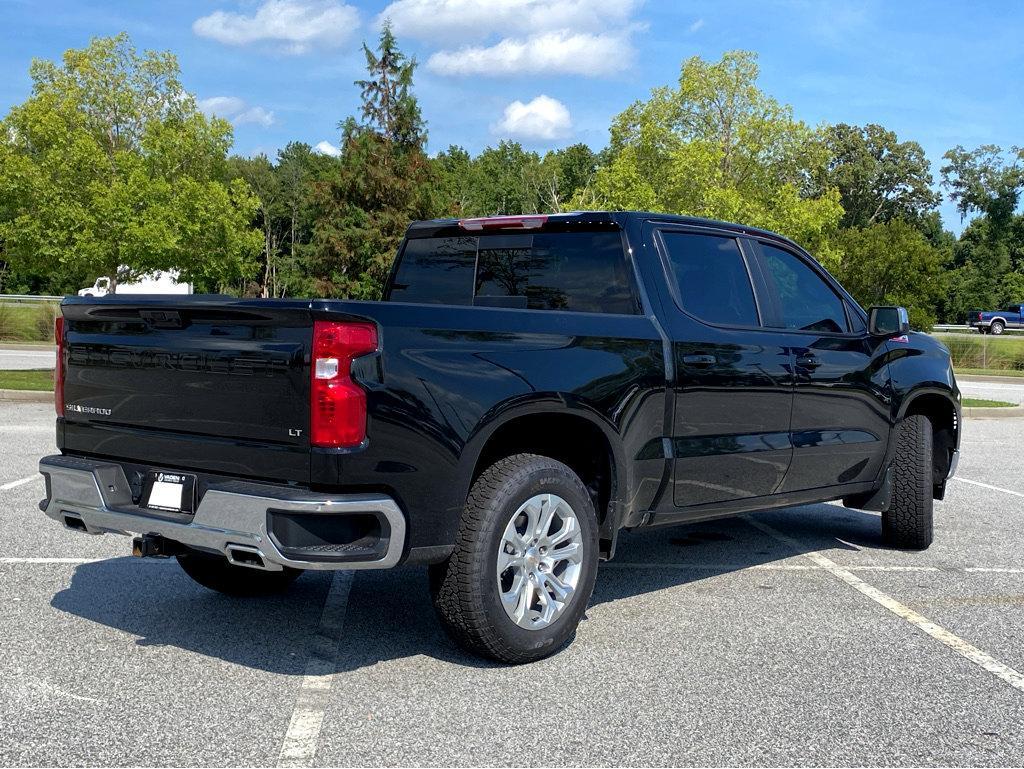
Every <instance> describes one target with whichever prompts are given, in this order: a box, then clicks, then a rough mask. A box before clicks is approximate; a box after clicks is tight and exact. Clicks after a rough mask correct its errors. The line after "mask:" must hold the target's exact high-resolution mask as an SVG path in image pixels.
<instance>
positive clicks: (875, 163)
mask: <svg viewBox="0 0 1024 769" xmlns="http://www.w3.org/2000/svg"><path fill="white" fill-rule="evenodd" d="M824 135H825V144H826V146H827V148H828V151H829V161H828V164H827V166H826V169H825V178H824V182H825V184H826V185H827V186H830V187H835V188H836V189H838V190H839V194H840V200H841V202H842V205H843V212H844V213H843V220H842V226H843V227H870V226H871V225H872V224H875V223H876V222H888V221H891V220H893V219H896V218H900V219H903V220H905V221H907V222H912V223H913V222H917V221H919V220H921V219H922V218H923V217H924V216H925V215H927V214H928V212H930V211H932V210H933V209H934V208H935V207H936V206H937V205H938V204H939V203H940V202H941V195H939V194H938V193H937V192H935V191H934V190H932V174H931V164H930V163H929V162H928V158H927V157H926V156H925V154H924V149H922V147H921V145H920V144H918V143H917V142H914V141H905V142H901V141H899V140H898V139H897V137H896V134H895V133H893V132H892V131H889V130H886V129H885V128H883V127H882V126H880V125H876V124H874V123H871V124H869V125H866V126H864V127H860V126H851V125H846V124H845V123H840V124H839V125H834V126H829V127H828V128H827V129H825V132H824Z"/></svg>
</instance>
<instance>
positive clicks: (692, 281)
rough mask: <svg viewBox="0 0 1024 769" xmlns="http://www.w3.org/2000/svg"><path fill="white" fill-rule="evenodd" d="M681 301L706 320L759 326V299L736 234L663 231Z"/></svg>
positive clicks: (731, 324) (693, 314)
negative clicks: (723, 235) (756, 299)
mask: <svg viewBox="0 0 1024 769" xmlns="http://www.w3.org/2000/svg"><path fill="white" fill-rule="evenodd" d="M661 237H662V240H663V241H664V243H665V248H666V252H667V256H668V262H669V266H670V268H671V271H672V278H673V279H674V280H675V284H676V288H677V291H678V297H679V302H680V304H681V305H682V309H683V310H684V311H686V312H687V313H688V314H690V315H692V316H694V317H695V318H698V319H699V320H702V321H705V322H707V323H715V324H720V325H726V326H757V325H758V314H757V303H756V302H755V300H754V289H753V287H752V286H751V283H750V275H749V274H748V272H747V266H746V262H745V261H744V259H743V254H742V253H740V248H739V244H738V243H737V242H736V238H729V237H722V236H717V235H697V234H692V233H687V232H671V231H662V233H661Z"/></svg>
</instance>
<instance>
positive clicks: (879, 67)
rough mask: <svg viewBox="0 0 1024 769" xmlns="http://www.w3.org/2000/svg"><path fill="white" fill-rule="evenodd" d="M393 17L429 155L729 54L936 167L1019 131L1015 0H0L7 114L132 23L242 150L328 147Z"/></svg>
mask: <svg viewBox="0 0 1024 769" xmlns="http://www.w3.org/2000/svg"><path fill="white" fill-rule="evenodd" d="M385 14H386V15H387V16H389V17H390V18H392V20H393V23H394V26H395V29H396V32H397V34H398V37H399V42H400V44H401V46H402V48H403V50H406V51H407V52H409V53H412V54H415V56H416V57H417V59H418V60H419V62H420V68H419V70H418V73H417V78H416V93H417V95H418V96H419V99H420V102H421V106H422V109H423V114H424V117H425V118H426V120H427V122H428V127H429V132H430V149H431V151H436V150H439V149H443V148H445V147H447V146H448V145H449V144H461V145H463V146H464V147H466V148H467V149H469V150H470V151H473V152H475V151H479V150H480V149H483V148H484V147H486V146H487V145H488V144H494V143H496V142H497V141H499V140H500V139H502V138H512V139H517V140H519V141H521V142H522V143H523V144H524V145H526V146H528V147H530V148H532V149H536V150H539V151H544V150H546V149H550V148H557V147H560V146H564V145H566V144H571V143H573V142H576V141H583V142H586V143H588V144H590V145H591V146H592V147H594V148H595V149H598V148H600V147H601V146H603V145H604V143H605V141H606V139H607V127H608V124H609V121H610V119H611V118H612V117H613V116H614V115H615V114H616V113H618V112H619V111H621V110H622V109H623V108H624V107H626V106H627V105H628V104H629V103H630V102H632V101H633V100H635V99H638V98H644V97H645V96H646V95H647V94H648V92H649V91H650V89H651V88H652V87H655V86H658V85H666V84H671V83H674V82H675V81H676V79H677V78H678V74H679V65H680V62H681V61H682V60H683V59H685V58H687V57H689V56H693V55H699V56H703V57H705V58H708V59H717V58H718V57H720V56H721V54H722V52H723V51H727V50H731V49H737V48H742V49H748V50H753V51H756V52H757V53H758V54H759V56H760V64H761V81H760V85H761V87H762V88H763V89H764V90H765V91H767V92H768V93H769V94H771V95H773V96H774V97H776V98H777V99H779V100H780V101H783V102H785V103H788V104H791V105H792V106H793V108H794V110H795V113H796V115H797V116H798V117H800V118H801V119H803V120H805V121H807V122H808V123H811V124H818V123H822V122H830V123H836V122H847V123H855V124H863V123H868V122H877V123H881V124H882V125H884V126H886V127H887V128H890V129H892V130H894V131H896V132H897V134H898V135H899V136H900V138H901V139H915V140H917V141H918V142H920V143H921V144H922V145H923V146H924V148H925V151H926V152H927V154H928V157H929V158H930V159H931V161H932V164H933V173H934V175H935V177H936V180H937V179H938V167H939V165H940V164H941V156H942V153H943V152H945V151H946V150H947V149H949V148H950V147H952V146H954V145H956V144H963V145H964V146H966V147H968V148H973V147H975V146H978V145H980V144H986V143H992V144H999V145H1002V146H1004V147H1009V146H1010V145H1012V144H1017V145H1022V144H1024V95H1022V94H1024V87H1022V84H1024V45H1022V43H1021V39H1022V33H1024V3H1018V2H1009V1H1007V2H991V3H977V4H974V3H965V2H917V1H910V0H907V1H905V2H897V1H892V2H871V1H868V2H862V3H854V2H830V1H829V0H820V1H815V0H806V1H804V0H787V1H778V2H739V1H738V0H734V1H730V0H719V2H686V1H685V0H682V1H680V2H668V1H667V0H663V1H661V2H659V1H658V0H647V1H646V2H640V1H639V0H560V1H556V2H548V1H545V0H489V1H487V0H436V1H432V2H431V1H428V0H397V1H396V2H370V1H369V0H179V1H175V0H164V1H163V2H159V3H156V2H153V3H149V2H138V1H137V0H136V1H134V2H127V1H122V0H102V1H100V2H90V3H84V2H83V3H75V2H68V1H66V0H48V2H46V3H45V4H42V3H39V2H38V0H0V74H2V76H0V114H2V113H6V111H7V110H8V109H9V107H10V106H11V105H13V104H16V103H18V102H20V101H22V100H23V99H24V98H25V97H26V96H27V95H28V93H29V89H30V85H31V84H30V80H29V78H28V66H29V63H30V61H31V59H32V58H33V57H43V58H57V57H59V56H60V54H61V52H62V51H63V50H64V49H66V48H69V47H81V46H83V45H85V44H86V43H87V42H88V39H89V38H90V37H91V36H94V35H111V34H116V33H117V32H119V31H122V30H123V31H127V32H128V33H129V34H130V35H131V36H132V38H133V40H134V42H135V44H136V45H137V46H138V47H139V48H152V49H169V50H171V51H173V52H175V53H176V54H177V55H178V58H179V61H180V64H181V68H182V73H183V78H184V81H185V83H186V86H187V87H188V88H189V89H190V90H191V91H193V92H194V93H195V94H196V96H197V98H199V99H200V100H201V102H202V103H203V104H204V105H205V106H206V108H207V109H208V110H211V111H214V112H217V113H218V114H221V115H222V116H224V117H227V118H229V119H231V120H232V121H233V122H234V123H235V151H236V152H239V153H242V154H253V153H257V152H266V153H268V154H273V153H274V152H275V151H276V150H277V149H278V148H279V147H281V146H283V145H284V144H285V143H287V142H288V141H289V140H301V141H306V142H309V143H310V144H312V145H317V144H319V143H321V142H326V143H328V144H332V143H333V144H336V143H337V139H338V131H337V128H336V125H337V123H338V121H339V120H341V119H342V118H344V117H345V116H347V115H349V114H353V113H354V112H355V110H357V109H358V90H357V88H356V87H355V86H354V85H353V84H352V81H353V80H355V79H356V78H359V77H361V76H362V75H363V57H362V54H361V52H360V49H359V46H360V43H361V42H362V40H364V39H370V40H372V39H374V38H375V37H376V35H377V29H378V27H377V25H378V23H379V20H380V18H381V17H382V16H383V15H385ZM324 146H325V148H326V145H324ZM942 213H943V218H944V219H945V221H946V225H947V226H948V227H950V228H951V229H954V230H956V231H959V230H960V228H961V225H960V222H959V215H958V214H957V213H956V211H955V209H954V208H953V206H952V205H950V204H949V203H948V202H947V203H946V204H944V205H943V208H942Z"/></svg>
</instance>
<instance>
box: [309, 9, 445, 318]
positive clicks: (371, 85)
mask: <svg viewBox="0 0 1024 769" xmlns="http://www.w3.org/2000/svg"><path fill="white" fill-rule="evenodd" d="M363 50H364V52H365V54H366V68H367V73H368V78H367V79H366V80H359V81H356V85H358V86H359V87H360V88H361V89H362V98H363V106H362V110H361V116H362V122H360V121H357V120H356V119H355V118H353V117H349V118H348V119H346V120H344V121H342V122H341V123H340V124H339V128H341V131H342V143H341V149H342V156H341V160H340V162H339V164H338V170H337V172H336V173H335V175H334V176H333V177H331V178H329V179H328V180H326V181H324V182H322V183H320V184H319V185H317V187H316V192H315V205H316V207H317V213H316V224H315V228H314V234H313V244H312V245H313V260H314V267H315V270H316V272H317V274H318V276H319V286H318V287H319V290H320V293H322V294H324V295H327V296H333V297H353V298H360V299H377V298H379V297H380V292H381V288H382V286H383V283H384V279H385V278H386V277H387V274H388V270H389V269H390V267H391V262H392V260H393V259H394V255H395V251H396V249H397V247H398V244H399V243H400V242H401V239H402V236H403V234H404V233H405V229H406V227H407V226H408V224H409V222H410V221H411V220H414V219H424V218H430V217H431V216H433V215H435V214H436V202H435V200H436V197H437V195H436V193H435V191H434V189H435V185H434V179H433V178H432V170H431V164H430V161H429V160H428V158H427V156H426V153H425V151H424V147H425V144H426V130H425V126H424V123H423V119H422V117H421V116H420V108H419V104H418V102H417V101H416V97H415V96H413V94H412V80H413V72H414V71H415V68H416V61H415V59H407V58H406V57H405V56H404V55H403V54H402V52H401V51H400V50H399V49H398V45H397V42H396V41H395V37H394V35H393V34H392V32H391V28H390V26H389V25H385V26H384V29H383V31H382V32H381V35H380V40H379V42H378V46H377V52H376V53H374V52H373V51H372V50H370V48H369V47H368V46H366V45H365V44H364V46H363Z"/></svg>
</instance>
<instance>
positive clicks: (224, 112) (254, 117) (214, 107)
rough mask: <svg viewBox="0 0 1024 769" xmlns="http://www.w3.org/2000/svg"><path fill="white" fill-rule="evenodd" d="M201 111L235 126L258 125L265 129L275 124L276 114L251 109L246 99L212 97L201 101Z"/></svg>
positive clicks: (253, 107)
mask: <svg viewBox="0 0 1024 769" xmlns="http://www.w3.org/2000/svg"><path fill="white" fill-rule="evenodd" d="M199 109H201V110H202V111H203V112H205V113H206V114H207V115H216V116H217V117H221V118H224V119H225V120H227V121H230V122H231V123H232V124H233V125H243V124H245V123H257V124H259V125H261V126H263V127H264V128H265V127H267V126H271V125H273V124H274V113H273V112H269V111H268V110H265V109H263V107H256V106H252V107H250V106H249V105H248V104H246V102H245V99H239V98H238V97H237V96H211V97H210V98H209V99H201V100H200V101H199Z"/></svg>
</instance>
